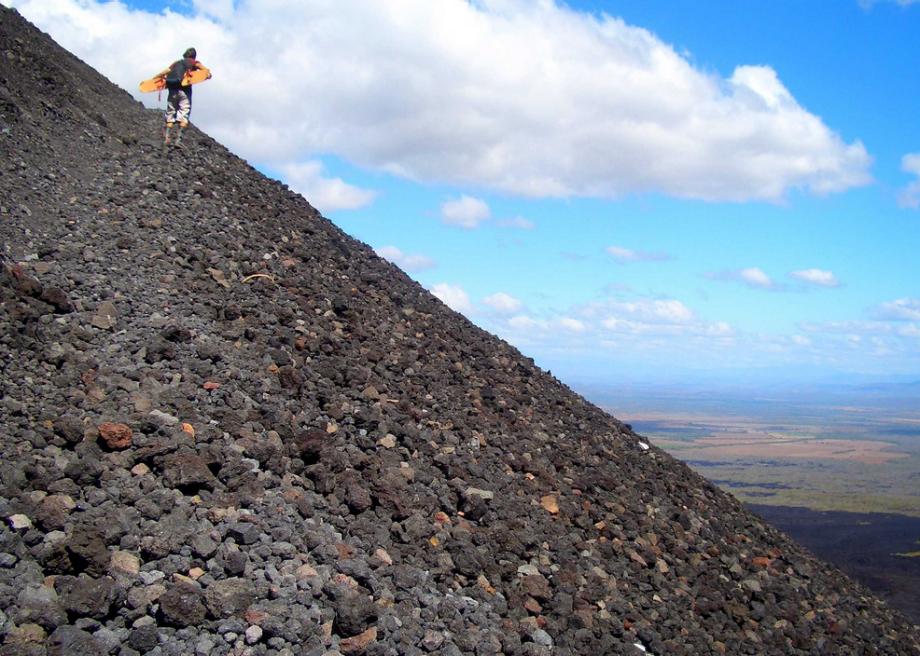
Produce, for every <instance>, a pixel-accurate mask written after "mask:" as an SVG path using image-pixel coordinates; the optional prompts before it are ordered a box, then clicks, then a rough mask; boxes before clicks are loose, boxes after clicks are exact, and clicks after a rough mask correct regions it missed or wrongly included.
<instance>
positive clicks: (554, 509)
mask: <svg viewBox="0 0 920 656" xmlns="http://www.w3.org/2000/svg"><path fill="white" fill-rule="evenodd" d="M540 505H541V506H543V509H544V510H545V511H546V512H548V513H549V514H551V515H556V514H558V513H559V502H558V501H557V500H556V497H555V496H554V495H552V494H547V495H546V496H543V497H540Z"/></svg>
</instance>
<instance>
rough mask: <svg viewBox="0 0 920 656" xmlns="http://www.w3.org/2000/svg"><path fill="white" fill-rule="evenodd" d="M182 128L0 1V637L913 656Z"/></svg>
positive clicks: (793, 556)
mask: <svg viewBox="0 0 920 656" xmlns="http://www.w3.org/2000/svg"><path fill="white" fill-rule="evenodd" d="M202 92H204V90H203V91H202ZM160 120H161V119H160V116H159V114H158V113H156V112H150V111H145V110H144V109H143V108H142V107H141V106H140V105H139V104H138V103H136V102H135V101H134V100H132V99H131V98H130V96H129V95H128V94H126V93H125V92H123V91H121V90H119V89H117V88H115V87H114V86H112V85H111V84H110V83H109V82H107V81H106V80H105V79H104V78H103V77H102V76H100V75H98V74H97V73H96V72H94V71H93V70H92V69H91V68H89V67H88V66H86V65H85V64H83V63H81V62H79V61H77V60H76V59H75V58H74V57H72V56H71V55H69V54H68V53H66V52H65V51H63V50H62V49H61V48H59V47H58V46H57V45H56V44H54V43H53V41H51V39H50V38H48V37H47V36H46V35H43V34H42V33H40V32H38V31H37V30H35V29H34V28H33V27H32V26H30V25H29V24H28V23H27V22H25V21H24V20H23V19H22V18H21V17H20V16H19V15H18V14H17V13H15V12H14V11H11V10H8V9H5V8H2V7H0V121H2V122H0V154H2V157H0V234H2V255H3V263H2V264H3V266H2V271H0V325H2V328H0V366H2V375H0V380H2V383H0V384H2V400H0V427H2V429H0V452H2V460H0V516H2V517H3V520H4V521H3V525H2V527H0V637H2V646H0V654H3V655H9V654H30V655H31V654H119V655H121V656H129V655H133V654H163V655H167V654H170V655H177V656H178V655H187V654H200V655H202V656H204V655H210V654H253V655H262V654H264V655H268V654H272V655H278V656H281V655H287V654H311V655H312V654H315V655H321V654H327V653H328V654H337V653H341V654H362V653H363V654H379V655H384V654H388V655H389V654H392V655H396V654H426V653H437V654H560V655H564V654H636V655H638V654H641V653H643V652H646V653H653V654H656V655H658V656H663V655H665V654H668V655H670V654H694V655H698V654H920V640H918V629H917V627H914V626H911V625H910V624H909V623H907V621H906V620H905V619H904V618H903V617H902V616H900V615H898V614H897V613H895V612H893V611H891V610H889V609H888V608H887V607H886V606H885V605H884V604H883V603H882V602H880V601H878V600H877V599H876V598H874V597H872V596H871V595H870V594H869V593H868V592H867V591H866V590H864V589H863V588H861V587H859V586H857V585H856V584H854V583H852V582H850V581H849V580H847V579H846V578H845V577H843V576H842V575H841V574H840V573H839V572H838V571H836V570H834V569H833V568H831V567H829V566H827V565H825V564H824V563H821V562H819V561H816V560H815V559H814V558H812V557H811V556H810V555H809V554H808V553H806V552H805V551H804V550H803V549H801V548H800V547H798V546H797V545H795V544H794V543H792V542H791V541H790V540H789V539H788V538H786V537H785V536H784V535H782V534H781V533H779V532H778V531H775V530H773V529H771V528H770V527H769V526H767V525H765V524H764V523H763V522H761V521H760V520H759V519H757V518H756V517H754V516H753V515H751V514H749V513H747V512H746V511H745V510H744V509H743V508H742V507H741V506H740V504H738V503H737V502H736V501H735V500H734V499H733V498H732V497H730V496H728V495H726V494H724V493H722V492H721V491H719V490H718V489H716V488H715V487H713V486H712V485H710V484H709V483H707V482H706V481H705V480H703V479H701V478H700V477H698V476H696V475H695V474H693V473H692V472H691V471H690V470H689V469H688V468H687V467H685V466H683V465H682V464H680V463H679V462H676V461H675V460H673V459H672V458H670V457H669V456H667V455H666V454H664V453H663V452H661V451H659V450H658V449H656V448H655V447H654V446H652V447H649V445H648V444H647V443H646V442H645V441H644V440H643V439H642V438H640V437H639V436H637V435H635V434H633V432H632V431H631V430H630V428H629V427H628V426H625V425H624V424H622V423H620V422H618V421H617V420H616V419H614V418H613V417H611V416H609V415H607V414H605V413H603V412H601V411H600V410H599V409H598V408H596V407H594V406H592V405H591V404H589V403H587V402H586V401H585V400H583V399H582V398H580V397H579V396H577V395H575V394H574V393H573V392H571V391H570V390H569V389H567V388H566V387H565V386H563V385H562V384H560V383H559V382H558V381H557V380H555V379H554V378H552V377H551V376H550V375H548V374H546V373H544V372H542V371H540V370H539V369H537V368H536V367H535V366H534V365H533V362H532V361H530V360H529V359H528V358H526V357H524V356H522V355H521V354H520V353H518V352H517V351H516V350H515V349H513V348H511V347H510V346H508V345H507V344H505V343H503V342H501V341H500V340H498V339H496V338H495V337H493V336H491V335H488V334H486V333H484V332H483V331H481V330H479V329H478V328H476V327H475V326H473V325H472V324H470V323H469V322H468V321H467V320H465V319H464V318H463V317H462V316H459V315H457V314H455V313H454V312H452V311H450V310H449V309H448V308H446V307H445V306H444V305H442V304H441V303H440V302H439V301H438V300H436V299H435V298H433V297H432V296H431V295H430V294H429V293H427V292H426V291H425V290H424V289H422V288H421V287H419V286H418V285H417V284H416V283H414V282H413V281H411V280H410V279H409V278H407V277H406V276H405V275H403V274H402V273H401V272H400V271H399V270H398V269H396V268H395V267H393V266H391V265H389V264H388V263H386V262H384V261H382V260H380V259H379V258H377V257H376V256H375V255H374V253H373V252H372V251H371V250H370V249H369V248H368V247H367V246H365V245H364V244H361V243H358V242H356V241H355V240H353V239H351V238H349V237H347V236H346V235H344V234H343V233H341V232H340V231H339V230H338V229H337V228H335V226H333V225H332V224H331V223H329V222H328V221H327V220H325V219H324V218H323V217H321V216H320V215H319V214H318V213H317V212H316V210H314V209H313V208H312V207H311V206H310V205H309V204H308V203H307V202H306V201H305V200H304V199H303V198H301V197H300V196H298V195H297V194H294V193H292V192H291V191H289V190H288V189H286V188H285V187H284V186H283V185H281V184H279V183H277V182H273V181H270V180H268V179H266V178H264V177H263V176H261V175H260V174H258V173H257V172H256V171H255V170H253V169H252V168H251V167H249V166H248V165H247V164H246V163H245V162H243V161H242V160H240V159H239V158H237V157H235V156H233V155H232V154H231V153H229V152H228V151H227V150H226V149H224V148H223V147H221V146H220V145H219V144H217V143H215V142H214V141H213V140H211V139H210V138H208V137H207V136H206V135H204V134H202V133H200V132H199V131H197V130H194V129H192V130H190V134H189V135H188V139H187V141H186V148H185V149H184V150H181V151H172V152H170V153H169V155H168V156H164V155H163V154H162V152H161V151H160V148H159V131H160Z"/></svg>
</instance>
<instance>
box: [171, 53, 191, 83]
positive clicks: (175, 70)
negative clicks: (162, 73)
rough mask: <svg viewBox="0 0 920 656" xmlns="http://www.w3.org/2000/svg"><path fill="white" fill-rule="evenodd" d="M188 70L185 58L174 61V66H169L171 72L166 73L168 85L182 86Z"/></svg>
mask: <svg viewBox="0 0 920 656" xmlns="http://www.w3.org/2000/svg"><path fill="white" fill-rule="evenodd" d="M187 71H188V66H186V64H185V60H184V59H180V60H178V61H175V62H173V64H172V66H170V67H169V73H167V74H166V86H168V87H178V86H182V80H183V78H185V73H186V72H187Z"/></svg>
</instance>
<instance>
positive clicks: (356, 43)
mask: <svg viewBox="0 0 920 656" xmlns="http://www.w3.org/2000/svg"><path fill="white" fill-rule="evenodd" d="M0 1H3V2H4V4H6V5H8V6H10V5H11V6H14V7H16V8H17V9H18V10H19V11H20V12H21V13H23V14H24V15H25V16H26V17H27V18H29V19H30V20H32V21H33V22H35V23H36V24H37V25H39V27H41V28H42V29H44V30H46V31H48V32H49V33H50V34H51V35H52V36H53V37H54V38H55V39H57V40H58V41H59V42H60V43H61V44H62V45H64V46H65V47H67V48H68V49H70V50H72V51H73V52H75V53H76V54H78V55H79V56H80V57H81V58H83V59H84V60H86V61H87V62H89V63H90V64H91V65H93V66H95V67H97V68H98V69H99V70H101V71H102V72H103V73H105V74H106V75H107V76H108V77H109V78H110V79H112V80H113V81H115V82H117V83H118V84H120V85H121V86H123V87H124V88H126V89H128V90H129V91H132V93H135V95H136V97H138V98H139V99H143V100H144V102H145V103H147V104H148V105H149V106H152V107H153V106H158V104H157V103H158V101H157V98H156V97H155V96H152V95H147V96H144V97H142V96H141V95H140V94H138V93H136V92H135V91H134V90H135V89H136V84H137V82H138V81H139V80H140V79H142V78H144V77H149V75H151V74H152V73H154V72H156V71H157V70H160V69H162V68H163V67H164V66H165V65H166V64H168V63H169V62H170V61H171V60H172V59H175V58H176V57H177V56H178V55H179V53H181V52H182V50H184V49H185V48H186V47H187V46H189V45H195V46H196V47H197V48H198V52H199V57H200V58H201V60H202V61H203V62H204V63H205V64H206V65H208V66H209V67H211V68H212V70H213V71H214V74H215V76H214V79H213V80H211V81H209V82H208V83H207V85H205V86H203V87H201V89H200V91H199V92H198V93H196V96H195V109H194V113H193V116H192V119H193V122H195V123H196V124H197V125H199V126H200V127H201V128H202V129H204V130H206V131H208V132H209V133H210V134H212V135H213V136H215V137H216V138H217V139H219V140H220V141H222V142H223V143H225V144H227V145H228V146H229V147H230V148H231V149H233V150H234V151H235V152H237V153H238V154H240V155H241V156H243V157H245V158H247V159H248V160H249V161H250V162H252V163H253V164H254V165H255V166H257V167H258V168H259V169H260V170H262V171H264V172H266V173H268V174H269V175H273V176H275V177H278V178H280V179H282V180H284V181H285V182H287V183H288V184H289V185H291V187H292V188H294V189H296V190H298V191H300V192H301V193H303V194H304V195H305V196H306V197H307V199H308V200H310V201H311V202H312V203H313V204H314V205H316V206H317V207H319V208H320V209H321V210H322V211H323V212H324V214H325V215H326V216H328V217H329V218H330V219H332V220H333V221H334V222H335V223H336V224H338V225H339V226H341V227H342V228H343V229H344V230H345V231H347V232H348V233H349V234H351V235H353V236H355V237H357V238H358V239H361V240H362V241H364V242H366V243H368V244H369V245H371V246H372V247H374V248H375V249H377V250H378V252H379V253H380V254H382V255H383V256H385V257H387V258H388V259H390V260H391V261H394V262H395V263H397V264H398V265H400V266H401V267H402V268H404V270H406V271H407V272H408V273H409V274H410V275H411V276H413V277H414V278H415V279H416V280H418V281H419V282H420V283H421V284H422V285H424V286H425V287H427V288H429V289H430V290H432V291H433V292H434V293H435V294H436V295H438V296H439V297H440V298H442V300H444V301H445V302H447V303H448V304H449V305H451V306H452V307H454V308H455V309H457V310H458V311H461V312H463V313H464V314H466V315H467V316H468V317H469V318H470V319H471V320H473V321H474V322H476V323H477V324H479V325H480V326H482V327H484V328H486V329H487V330H490V331H491V332H494V333H496V334H498V335H499V336H501V337H503V338H505V339H507V340H508V341H510V342H511V343H513V344H515V345H516V346H518V347H519V348H520V349H521V350H522V351H523V352H524V353H525V354H527V355H530V356H532V357H534V358H535V359H536V360H537V362H538V363H540V364H541V365H543V366H546V367H548V368H550V369H552V370H553V372H554V373H556V374H557V375H559V376H560V377H562V378H563V379H567V380H578V379H594V380H597V381H604V380H610V381H612V382H620V381H623V380H627V379H642V380H650V381H659V382H679V381H682V380H694V379H714V378H715V379H722V380H727V381H731V380H742V379H743V380H746V381H751V380H753V381H756V380H764V381H768V380H769V381H775V380H777V379H789V380H814V379H825V378H827V379H830V378H834V379H836V380H857V379H861V378H862V377H865V376H870V377H873V378H890V379H904V378H907V379H910V378H920V264H918V262H920V258H918V256H917V253H918V252H920V210H918V205H920V183H918V180H920V154H918V153H920V129H918V121H920V75H918V74H917V72H916V67H917V62H918V61H920V57H918V55H920V39H918V38H917V35H920V2H918V3H915V2H907V1H897V0H874V1H873V0H835V1H834V2H819V1H818V0H814V1H804V2H803V1H801V0H799V1H792V0H771V2H769V3H765V2H755V1H754V0H731V1H727V0H726V1H722V0H707V2H698V1H690V0H671V1H668V2H663V1H656V0H642V1H641V2H640V1H634V2H614V1H600V0H596V1H587V0H582V1H571V2H568V3H561V2H553V0H539V1H538V0H475V1H471V2H465V1H463V0H401V1H400V2H396V1H395V0H340V2H338V3H328V2H321V1H319V0H306V1H304V2H299V3H272V2H258V1H255V0H253V1H250V2H239V1H237V2H232V1H231V0H188V1H183V2H157V1H153V0H148V1H143V2H141V1H134V2H124V3H118V2H114V3H104V2H96V0H0ZM253 88H255V90H256V93H255V94H253Z"/></svg>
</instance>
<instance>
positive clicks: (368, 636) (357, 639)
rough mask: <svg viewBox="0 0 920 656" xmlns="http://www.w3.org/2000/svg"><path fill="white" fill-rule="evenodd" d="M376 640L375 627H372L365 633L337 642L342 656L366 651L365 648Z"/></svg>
mask: <svg viewBox="0 0 920 656" xmlns="http://www.w3.org/2000/svg"><path fill="white" fill-rule="evenodd" d="M376 640H377V627H374V626H372V627H371V628H369V629H368V630H367V631H363V632H362V633H359V634H358V635H356V636H352V637H351V638H345V639H344V640H341V641H339V649H340V650H341V651H342V653H343V654H357V653H360V652H362V651H364V650H365V649H367V646H368V645H369V644H371V643H372V642H374V641H376Z"/></svg>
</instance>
